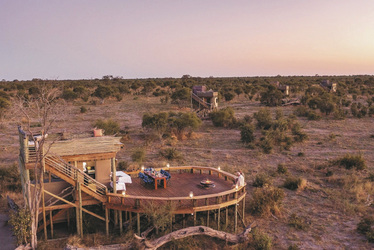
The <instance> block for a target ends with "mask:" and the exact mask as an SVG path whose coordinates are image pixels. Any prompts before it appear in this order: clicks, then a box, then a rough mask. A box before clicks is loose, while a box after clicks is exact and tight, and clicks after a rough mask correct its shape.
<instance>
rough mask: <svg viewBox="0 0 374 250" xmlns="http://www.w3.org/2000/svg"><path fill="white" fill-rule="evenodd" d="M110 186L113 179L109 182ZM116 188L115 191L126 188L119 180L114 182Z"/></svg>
mask: <svg viewBox="0 0 374 250" xmlns="http://www.w3.org/2000/svg"><path fill="white" fill-rule="evenodd" d="M110 186H111V187H112V188H113V181H111V182H110ZM116 188H117V191H120V190H126V184H125V183H121V182H117V183H116Z"/></svg>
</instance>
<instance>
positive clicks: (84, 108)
mask: <svg viewBox="0 0 374 250" xmlns="http://www.w3.org/2000/svg"><path fill="white" fill-rule="evenodd" d="M80 112H81V113H82V114H83V113H86V112H87V108H86V107H85V106H81V108H80Z"/></svg>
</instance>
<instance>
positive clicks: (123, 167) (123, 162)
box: [117, 161, 129, 171]
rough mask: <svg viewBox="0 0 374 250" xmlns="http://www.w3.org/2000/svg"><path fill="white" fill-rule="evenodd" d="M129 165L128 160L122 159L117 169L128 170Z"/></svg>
mask: <svg viewBox="0 0 374 250" xmlns="http://www.w3.org/2000/svg"><path fill="white" fill-rule="evenodd" d="M128 167H129V163H128V162H127V161H120V162H118V165H117V170H120V171H126V170H127V168H128Z"/></svg>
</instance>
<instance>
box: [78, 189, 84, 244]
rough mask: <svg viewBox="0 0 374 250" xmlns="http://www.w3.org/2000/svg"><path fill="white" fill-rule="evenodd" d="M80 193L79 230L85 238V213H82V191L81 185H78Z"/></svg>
mask: <svg viewBox="0 0 374 250" xmlns="http://www.w3.org/2000/svg"><path fill="white" fill-rule="evenodd" d="M78 193H79V229H80V236H81V237H83V211H82V189H81V184H80V183H79V184H78Z"/></svg>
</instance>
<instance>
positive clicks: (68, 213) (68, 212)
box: [67, 208, 70, 228]
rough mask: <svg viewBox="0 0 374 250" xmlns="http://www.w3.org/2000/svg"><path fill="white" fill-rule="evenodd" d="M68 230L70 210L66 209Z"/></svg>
mask: <svg viewBox="0 0 374 250" xmlns="http://www.w3.org/2000/svg"><path fill="white" fill-rule="evenodd" d="M67 210H68V211H67V220H68V228H69V227H70V208H68V209H67Z"/></svg>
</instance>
